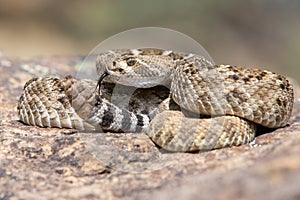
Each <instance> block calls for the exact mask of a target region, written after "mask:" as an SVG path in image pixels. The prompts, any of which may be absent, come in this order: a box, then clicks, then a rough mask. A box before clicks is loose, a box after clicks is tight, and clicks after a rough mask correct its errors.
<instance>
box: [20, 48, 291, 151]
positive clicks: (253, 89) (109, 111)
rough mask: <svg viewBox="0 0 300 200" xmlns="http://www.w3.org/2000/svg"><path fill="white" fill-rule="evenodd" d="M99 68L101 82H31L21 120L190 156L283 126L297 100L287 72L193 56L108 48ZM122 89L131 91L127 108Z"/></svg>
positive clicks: (22, 99)
mask: <svg viewBox="0 0 300 200" xmlns="http://www.w3.org/2000/svg"><path fill="white" fill-rule="evenodd" d="M96 69H97V73H98V75H99V77H100V78H99V80H98V83H97V81H93V80H87V79H85V80H77V79H75V78H73V77H71V76H67V77H65V78H51V77H47V78H34V79H31V80H30V81H28V82H27V83H26V84H25V86H24V90H23V93H22V95H21V97H20V99H19V102H18V112H19V118H20V120H21V121H22V122H24V123H25V124H29V125H35V126H40V127H59V128H75V129H80V130H102V131H113V132H145V133H146V134H147V135H148V136H149V137H150V138H151V139H152V140H153V141H154V142H155V143H156V144H157V145H159V146H161V147H162V148H164V149H167V150H170V151H183V152H186V151H196V150H211V149H216V148H222V147H228V146H233V145H241V144H245V143H248V142H250V141H252V140H253V139H254V137H255V132H256V127H257V125H261V126H265V127H268V128H278V127H284V126H285V125H286V124H287V123H288V120H289V118H290V116H291V112H292V108H293V103H294V94H293V87H292V85H291V84H290V82H289V81H288V79H287V78H285V77H284V76H282V75H279V74H277V73H273V72H270V71H267V70H261V69H253V68H243V67H237V66H231V65H214V64H212V63H211V62H210V61H208V60H206V59H205V58H204V57H202V56H199V55H195V54H186V53H178V52H173V51H167V50H161V49H153V48H144V49H119V50H110V51H106V52H104V53H101V54H100V55H99V56H98V58H97V61H96ZM117 86H118V87H119V89H118V90H117V91H118V97H119V100H117V101H116V100H113V99H114V96H115V93H116V90H115V89H114V88H116V87H117ZM97 87H99V90H98V89H97V90H96V88H97ZM125 91H133V92H131V93H130V94H131V95H130V98H129V100H128V102H127V103H123V104H122V100H124V99H126V98H127V97H126V95H127V96H128V94H126V92H125Z"/></svg>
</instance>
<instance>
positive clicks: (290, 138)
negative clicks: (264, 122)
mask: <svg viewBox="0 0 300 200" xmlns="http://www.w3.org/2000/svg"><path fill="white" fill-rule="evenodd" d="M80 60H81V58H80V57H73V58H64V57H51V58H36V59H33V60H27V61H24V60H19V59H8V58H5V57H0V73H1V76H0V199H87V198H88V199H121V198H122V199H142V198H143V199H155V198H156V197H160V199H171V198H172V199H299V198H300V159H299V158H300V145H299V144H300V110H299V108H298V107H299V104H300V99H299V92H300V91H299V88H296V89H295V91H296V104H295V109H294V114H293V117H292V119H291V121H290V125H289V126H288V127H285V128H282V129H278V130H275V131H272V132H269V133H266V134H263V135H260V136H258V137H257V138H256V140H255V141H254V142H252V143H251V144H249V145H243V146H239V147H233V148H225V149H220V150H214V151H210V152H200V153H194V154H188V153H168V152H164V151H162V150H160V149H158V148H157V147H156V146H155V145H154V144H153V143H152V142H151V140H150V139H149V138H148V137H147V136H145V135H144V134H130V133H127V134H115V133H105V134H103V133H98V134H95V133H77V134H72V135H68V134H64V133H65V132H68V130H62V129H43V128H37V127H29V126H25V125H23V124H21V123H20V122H18V117H17V109H16V106H17V99H18V97H19V95H20V94H21V90H22V87H23V85H24V83H25V82H26V81H27V80H28V79H30V78H31V77H34V76H44V75H45V74H49V75H53V74H59V75H62V76H63V75H67V74H73V75H75V74H76V72H75V70H74V69H73V67H70V66H74V65H75V64H76V63H79V62H80ZM58 72H59V73H58Z"/></svg>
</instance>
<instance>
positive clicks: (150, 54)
mask: <svg viewBox="0 0 300 200" xmlns="http://www.w3.org/2000/svg"><path fill="white" fill-rule="evenodd" d="M159 51H160V52H163V50H157V49H135V50H128V49H121V50H112V51H107V52H105V53H102V54H100V55H99V56H98V59H97V63H96V66H97V72H98V75H99V76H101V75H102V74H103V73H104V72H105V73H107V74H108V76H107V77H106V79H105V80H107V81H109V82H114V83H118V84H122V85H127V86H134V87H138V88H148V87H154V86H156V85H166V84H168V82H169V80H170V74H171V69H172V66H171V65H172V63H173V62H172V59H171V58H170V57H168V56H164V55H162V54H159V53H158V52H159Z"/></svg>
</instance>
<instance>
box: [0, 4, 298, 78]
mask: <svg viewBox="0 0 300 200" xmlns="http://www.w3.org/2000/svg"><path fill="white" fill-rule="evenodd" d="M299 19H300V1H297V0H289V1H283V0H250V1H238V0H227V1H217V0H202V1H199V0H187V1H183V0H164V1H161V0H152V1H149V0H148V1H145V0H110V1H108V0H100V1H93V0H90V1H80V0H73V1H71V0H61V1H55V0H44V1H41V0H26V1H19V0H0V51H2V52H3V54H4V55H8V56H22V57H24V56H27V57H28V56H34V55H53V54H56V55H77V54H83V55H85V54H87V53H89V51H91V50H92V49H93V48H94V47H95V46H96V45H97V44H98V43H99V42H101V41H103V40H105V39H106V38H108V37H109V36H112V35H114V34H117V33H119V32H121V31H125V30H128V29H132V28H137V27H145V26H157V27H165V28H170V29H174V30H177V31H180V32H182V33H184V34H187V35H189V36H190V37H192V38H194V39H195V40H197V41H198V42H199V43H200V44H202V45H203V46H204V47H205V48H206V50H207V51H208V52H209V53H210V55H211V56H212V57H213V59H214V60H215V62H216V63H224V64H227V63H228V64H229V63H230V64H233V65H241V66H257V67H261V66H263V67H264V68H267V69H271V70H273V71H277V72H280V73H283V74H285V75H288V76H291V77H293V78H295V79H298V81H299V80H300V68H299V67H298V65H299V63H300V39H299V35H300V26H299Z"/></svg>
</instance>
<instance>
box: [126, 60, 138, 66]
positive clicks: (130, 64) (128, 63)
mask: <svg viewBox="0 0 300 200" xmlns="http://www.w3.org/2000/svg"><path fill="white" fill-rule="evenodd" d="M126 62H127V65H128V66H133V65H135V64H136V62H137V61H136V59H135V58H128V59H127V60H126Z"/></svg>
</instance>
